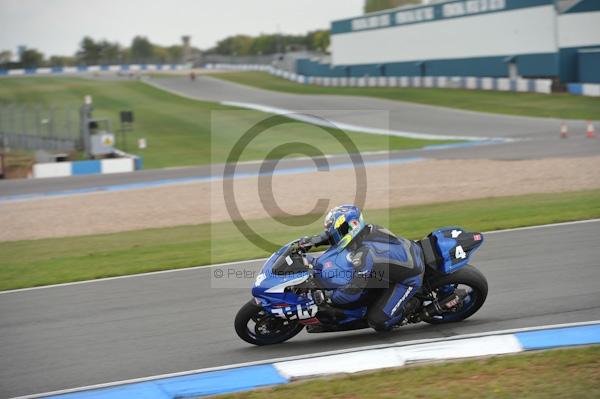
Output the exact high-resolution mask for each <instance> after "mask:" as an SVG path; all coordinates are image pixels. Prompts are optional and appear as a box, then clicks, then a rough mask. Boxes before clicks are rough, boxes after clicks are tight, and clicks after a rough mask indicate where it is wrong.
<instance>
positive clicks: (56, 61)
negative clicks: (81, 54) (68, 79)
mask: <svg viewBox="0 0 600 399" xmlns="http://www.w3.org/2000/svg"><path fill="white" fill-rule="evenodd" d="M48 65H49V66H51V67H64V66H69V65H76V61H75V58H74V57H64V56H61V55H53V56H52V57H50V59H49V60H48Z"/></svg>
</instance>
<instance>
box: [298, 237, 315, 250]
mask: <svg viewBox="0 0 600 399" xmlns="http://www.w3.org/2000/svg"><path fill="white" fill-rule="evenodd" d="M313 245H314V243H313V239H312V237H308V236H305V237H302V238H301V239H300V241H298V247H300V248H301V249H303V250H305V251H310V249H311V248H312V247H313Z"/></svg>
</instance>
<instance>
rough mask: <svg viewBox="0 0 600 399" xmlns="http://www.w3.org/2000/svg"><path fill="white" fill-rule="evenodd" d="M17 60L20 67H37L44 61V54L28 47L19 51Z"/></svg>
mask: <svg viewBox="0 0 600 399" xmlns="http://www.w3.org/2000/svg"><path fill="white" fill-rule="evenodd" d="M19 61H20V62H21V67H22V68H38V67H41V66H42V64H43V63H44V54H42V53H40V52H39V51H37V50H36V49H32V48H29V49H26V50H25V51H23V52H22V53H21V59H20V60H19Z"/></svg>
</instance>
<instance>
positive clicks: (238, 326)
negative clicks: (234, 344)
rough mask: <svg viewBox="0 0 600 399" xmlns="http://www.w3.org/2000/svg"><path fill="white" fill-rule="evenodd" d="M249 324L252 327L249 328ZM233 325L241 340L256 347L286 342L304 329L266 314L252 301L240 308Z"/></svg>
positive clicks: (289, 321) (300, 325) (292, 322)
mask: <svg viewBox="0 0 600 399" xmlns="http://www.w3.org/2000/svg"><path fill="white" fill-rule="evenodd" d="M249 323H250V324H253V325H250V326H249ZM234 325H235V332H236V333H237V335H238V336H239V337H240V338H241V339H243V340H244V341H246V342H248V343H250V344H252V345H258V346H262V345H273V344H278V343H281V342H284V341H287V340H288V339H290V338H292V337H294V336H296V335H298V333H300V331H302V330H303V329H304V325H303V324H300V323H299V322H298V321H294V320H284V319H281V318H278V317H275V316H273V315H271V314H269V313H267V312H266V311H265V310H264V309H263V308H262V307H260V306H258V305H257V304H256V303H255V302H254V300H250V301H249V302H247V303H246V304H245V305H244V306H242V308H241V309H240V310H239V311H238V313H237V315H236V316H235V323H234ZM265 330H267V332H266V333H265Z"/></svg>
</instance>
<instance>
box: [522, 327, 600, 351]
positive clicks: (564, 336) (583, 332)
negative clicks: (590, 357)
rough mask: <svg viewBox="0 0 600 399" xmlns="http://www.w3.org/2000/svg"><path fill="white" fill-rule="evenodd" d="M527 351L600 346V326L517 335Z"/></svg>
mask: <svg viewBox="0 0 600 399" xmlns="http://www.w3.org/2000/svg"><path fill="white" fill-rule="evenodd" d="M515 337H517V339H518V340H519V342H520V343H521V346H522V347H523V349H525V350H535V349H547V348H558V347H561V346H571V345H591V344H600V324H596V325H592V326H580V327H568V328H557V329H553V330H540V331H528V332H522V333H516V334H515Z"/></svg>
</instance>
